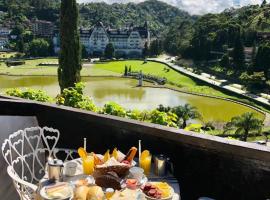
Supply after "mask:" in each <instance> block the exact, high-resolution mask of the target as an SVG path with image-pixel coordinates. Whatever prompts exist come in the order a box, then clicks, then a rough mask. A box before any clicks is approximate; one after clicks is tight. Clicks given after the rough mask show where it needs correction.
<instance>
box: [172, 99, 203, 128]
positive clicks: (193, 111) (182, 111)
mask: <svg viewBox="0 0 270 200" xmlns="http://www.w3.org/2000/svg"><path fill="white" fill-rule="evenodd" d="M172 113H175V114H176V115H177V116H178V118H179V120H182V125H181V126H180V127H181V128H183V129H184V128H186V126H187V121H188V120H190V119H199V118H201V115H200V113H199V112H198V111H197V108H196V107H193V106H191V105H190V104H185V105H184V106H177V107H174V108H172Z"/></svg>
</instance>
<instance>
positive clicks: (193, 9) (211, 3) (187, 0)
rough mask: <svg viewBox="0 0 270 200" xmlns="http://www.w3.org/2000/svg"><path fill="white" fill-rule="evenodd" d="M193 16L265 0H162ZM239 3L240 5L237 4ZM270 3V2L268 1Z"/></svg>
mask: <svg viewBox="0 0 270 200" xmlns="http://www.w3.org/2000/svg"><path fill="white" fill-rule="evenodd" d="M143 1H144V0H78V2H79V3H87V2H106V3H128V2H134V3H140V2H143ZM161 1H164V2H166V3H168V4H171V5H173V6H176V7H178V8H180V9H182V10H185V11H187V12H189V13H190V14H192V15H202V14H206V13H219V12H221V11H223V10H224V9H226V8H230V7H233V6H234V7H235V6H237V4H239V5H240V6H245V5H249V4H260V3H261V2H262V1H263V0H161ZM237 2H239V3H237ZM268 2H270V0H268Z"/></svg>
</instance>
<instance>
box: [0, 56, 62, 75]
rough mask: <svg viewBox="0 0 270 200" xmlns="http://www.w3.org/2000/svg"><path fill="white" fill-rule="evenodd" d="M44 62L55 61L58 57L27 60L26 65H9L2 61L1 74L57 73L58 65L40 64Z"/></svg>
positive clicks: (0, 64) (0, 65)
mask: <svg viewBox="0 0 270 200" xmlns="http://www.w3.org/2000/svg"><path fill="white" fill-rule="evenodd" d="M43 62H50V63H53V62H54V63H55V62H57V59H56V58H44V59H35V60H25V64H24V65H20V66H14V67H7V66H6V64H5V63H3V62H2V63H0V74H7V75H19V76H20V75H56V74H57V67H54V66H38V64H40V63H43Z"/></svg>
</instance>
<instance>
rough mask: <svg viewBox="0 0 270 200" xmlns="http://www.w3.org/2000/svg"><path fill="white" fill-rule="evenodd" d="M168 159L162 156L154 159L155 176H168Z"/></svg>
mask: <svg viewBox="0 0 270 200" xmlns="http://www.w3.org/2000/svg"><path fill="white" fill-rule="evenodd" d="M166 164H167V158H166V157H165V156H164V155H162V154H160V155H158V156H155V158H154V168H155V175H157V176H165V174H166Z"/></svg>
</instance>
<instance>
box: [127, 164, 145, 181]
mask: <svg viewBox="0 0 270 200" xmlns="http://www.w3.org/2000/svg"><path fill="white" fill-rule="evenodd" d="M129 172H130V175H131V176H132V177H133V178H134V179H136V180H137V181H139V182H140V181H141V180H142V178H143V175H144V174H143V172H144V169H142V168H140V167H132V168H130V169H129Z"/></svg>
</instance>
